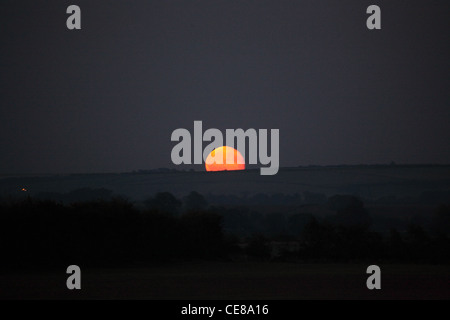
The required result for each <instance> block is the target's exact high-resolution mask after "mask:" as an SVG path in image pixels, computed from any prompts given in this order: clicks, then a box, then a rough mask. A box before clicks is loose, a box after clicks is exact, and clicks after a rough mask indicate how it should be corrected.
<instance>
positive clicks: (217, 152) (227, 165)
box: [205, 146, 245, 171]
mask: <svg viewBox="0 0 450 320" xmlns="http://www.w3.org/2000/svg"><path fill="white" fill-rule="evenodd" d="M227 158H228V161H227ZM220 160H222V161H220ZM205 167H206V171H225V170H228V171H231V170H244V169H245V161H244V157H242V155H241V153H240V152H239V151H237V150H236V149H234V148H231V147H228V146H222V147H219V148H216V149H214V150H213V151H211V153H210V154H209V155H208V157H207V158H206V161H205Z"/></svg>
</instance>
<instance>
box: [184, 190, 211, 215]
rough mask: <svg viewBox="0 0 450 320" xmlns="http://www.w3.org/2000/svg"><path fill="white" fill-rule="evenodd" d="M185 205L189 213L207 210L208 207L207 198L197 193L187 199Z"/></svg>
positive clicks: (193, 192) (189, 195)
mask: <svg viewBox="0 0 450 320" xmlns="http://www.w3.org/2000/svg"><path fill="white" fill-rule="evenodd" d="M184 204H185V206H186V211H188V212H189V211H201V210H205V209H206V207H207V206H208V202H207V201H206V199H205V197H204V196H202V195H201V194H200V193H198V192H196V191H192V192H191V193H189V194H188V195H187V196H186V197H185V199H184Z"/></svg>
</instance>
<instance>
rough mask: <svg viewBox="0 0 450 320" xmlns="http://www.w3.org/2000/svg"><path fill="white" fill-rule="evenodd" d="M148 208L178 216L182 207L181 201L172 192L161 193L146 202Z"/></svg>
mask: <svg viewBox="0 0 450 320" xmlns="http://www.w3.org/2000/svg"><path fill="white" fill-rule="evenodd" d="M145 204H146V205H147V207H148V208H150V209H153V210H157V211H159V212H162V213H169V214H172V215H177V214H178V212H179V208H180V207H181V201H180V200H178V199H177V198H175V196H174V195H173V194H171V193H170V192H159V193H157V194H156V195H155V196H154V197H153V198H150V199H148V200H146V201H145Z"/></svg>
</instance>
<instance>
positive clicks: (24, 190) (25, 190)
mask: <svg viewBox="0 0 450 320" xmlns="http://www.w3.org/2000/svg"><path fill="white" fill-rule="evenodd" d="M20 191H23V192H27V191H28V190H27V189H25V188H22V190H20Z"/></svg>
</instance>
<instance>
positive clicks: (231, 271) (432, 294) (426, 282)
mask: <svg viewBox="0 0 450 320" xmlns="http://www.w3.org/2000/svg"><path fill="white" fill-rule="evenodd" d="M368 265H369V264H367V265H366V264H297V263H274V262H270V263H256V262H230V263H226V262H198V263H178V264H170V265H158V266H148V267H139V268H122V269H90V270H87V269H83V266H80V267H81V270H82V277H81V290H73V291H70V290H68V289H67V288H66V279H67V276H68V275H66V274H65V268H62V269H61V270H60V271H56V270H55V271H53V272H48V271H46V272H43V271H42V272H40V271H32V272H29V273H25V272H20V273H19V272H8V273H2V274H1V275H0V288H1V291H0V298H1V299H181V300H184V299H187V300H196V299H219V300H221V299H225V300H233V299H255V300H266V299H267V300H274V299H286V300H297V299H449V298H450V272H449V269H450V268H449V266H448V265H416V264H414V265H413V264H386V265H382V264H380V268H381V290H369V289H367V287H366V279H367V277H368V275H367V274H366V268H367V266H368Z"/></svg>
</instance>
